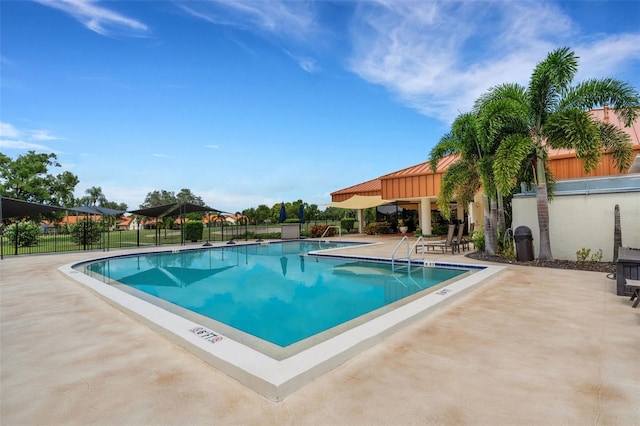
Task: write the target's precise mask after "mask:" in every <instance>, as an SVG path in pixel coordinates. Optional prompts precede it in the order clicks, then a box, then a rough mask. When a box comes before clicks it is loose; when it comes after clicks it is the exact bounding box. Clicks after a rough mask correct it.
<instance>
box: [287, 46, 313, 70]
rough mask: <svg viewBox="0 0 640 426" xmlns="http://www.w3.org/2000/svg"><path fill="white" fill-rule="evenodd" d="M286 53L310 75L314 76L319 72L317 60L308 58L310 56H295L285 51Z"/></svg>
mask: <svg viewBox="0 0 640 426" xmlns="http://www.w3.org/2000/svg"><path fill="white" fill-rule="evenodd" d="M284 51H285V53H286V54H287V55H288V56H289V57H290V58H291V59H293V60H294V61H296V62H297V63H298V65H299V66H300V68H302V69H303V70H304V71H306V72H308V73H309V74H313V73H315V72H318V70H319V67H318V63H317V61H316V60H315V59H313V58H311V57H308V56H304V55H302V56H300V55H294V54H293V53H291V52H289V51H288V50H286V49H284Z"/></svg>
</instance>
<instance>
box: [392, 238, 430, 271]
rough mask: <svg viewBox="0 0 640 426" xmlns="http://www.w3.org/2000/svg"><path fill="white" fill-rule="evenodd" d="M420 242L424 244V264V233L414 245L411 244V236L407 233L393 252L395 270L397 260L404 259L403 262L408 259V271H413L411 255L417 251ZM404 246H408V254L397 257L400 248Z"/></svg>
mask: <svg viewBox="0 0 640 426" xmlns="http://www.w3.org/2000/svg"><path fill="white" fill-rule="evenodd" d="M418 244H422V264H423V265H424V238H422V235H421V236H419V237H418V239H417V240H416V242H415V243H413V245H411V240H409V238H408V237H407V236H406V235H405V236H404V237H402V239H401V240H400V242H399V243H398V245H397V246H396V248H394V249H393V252H391V270H392V271H394V272H395V270H396V261H403V262H404V261H406V262H407V266H406V268H407V272H408V273H411V260H412V259H411V255H412V254H413V252H414V251H415V249H416V247H417V246H418ZM403 246H404V247H406V248H407V256H406V257H396V255H397V253H398V250H400V248H401V247H403ZM402 267H405V266H402Z"/></svg>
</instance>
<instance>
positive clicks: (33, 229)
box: [4, 221, 40, 247]
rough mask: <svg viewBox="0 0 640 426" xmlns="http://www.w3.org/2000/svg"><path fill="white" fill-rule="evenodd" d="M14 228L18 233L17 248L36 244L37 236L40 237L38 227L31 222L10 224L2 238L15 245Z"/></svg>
mask: <svg viewBox="0 0 640 426" xmlns="http://www.w3.org/2000/svg"><path fill="white" fill-rule="evenodd" d="M16 227H17V232H18V247H31V246H35V245H36V244H38V236H39V235H40V227H39V226H38V224H37V223H35V222H33V221H27V222H19V223H17V224H16V223H12V224H11V225H9V226H7V227H6V228H5V230H4V236H5V237H6V238H7V239H8V240H9V241H10V242H11V244H15V241H16Z"/></svg>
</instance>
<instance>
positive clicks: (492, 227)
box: [482, 195, 496, 254]
mask: <svg viewBox="0 0 640 426" xmlns="http://www.w3.org/2000/svg"><path fill="white" fill-rule="evenodd" d="M482 198H483V201H484V203H483V204H484V251H485V252H486V253H487V254H496V238H495V234H496V220H495V219H496V214H495V212H496V209H495V200H493V199H491V200H490V199H489V197H487V196H486V195H483V196H482Z"/></svg>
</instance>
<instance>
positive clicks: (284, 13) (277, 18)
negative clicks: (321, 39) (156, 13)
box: [179, 0, 318, 39]
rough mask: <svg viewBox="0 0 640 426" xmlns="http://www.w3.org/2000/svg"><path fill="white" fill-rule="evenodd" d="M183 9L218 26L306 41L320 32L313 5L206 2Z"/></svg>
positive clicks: (305, 3) (229, 1)
mask: <svg viewBox="0 0 640 426" xmlns="http://www.w3.org/2000/svg"><path fill="white" fill-rule="evenodd" d="M179 6H180V7H181V8H182V9H183V10H184V11H185V12H187V13H189V14H191V15H192V16H195V17H197V18H199V19H203V20H206V21H208V22H211V23H214V24H217V25H227V26H235V27H239V28H243V29H247V30H260V31H267V32H269V33H271V34H274V35H277V36H287V37H290V38H294V39H304V38H306V37H307V35H309V34H311V33H314V32H315V31H317V30H318V27H317V25H316V22H315V12H314V9H313V3H311V2H302V1H275V0H274V1H238V0H203V1H197V2H192V3H189V5H188V6H187V5H186V4H184V3H180V4H179Z"/></svg>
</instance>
